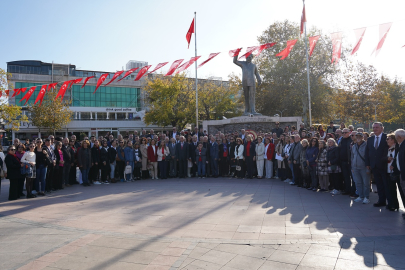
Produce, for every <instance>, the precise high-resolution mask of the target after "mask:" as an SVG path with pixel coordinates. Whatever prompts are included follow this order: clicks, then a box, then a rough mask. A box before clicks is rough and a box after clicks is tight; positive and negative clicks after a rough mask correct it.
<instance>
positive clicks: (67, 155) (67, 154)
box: [62, 138, 75, 186]
mask: <svg viewBox="0 0 405 270" xmlns="http://www.w3.org/2000/svg"><path fill="white" fill-rule="evenodd" d="M62 152H63V161H64V162H65V163H64V164H63V186H70V185H69V173H70V167H71V166H72V165H73V161H74V155H75V153H74V152H73V149H72V147H70V146H69V139H68V138H64V139H63V145H62Z"/></svg>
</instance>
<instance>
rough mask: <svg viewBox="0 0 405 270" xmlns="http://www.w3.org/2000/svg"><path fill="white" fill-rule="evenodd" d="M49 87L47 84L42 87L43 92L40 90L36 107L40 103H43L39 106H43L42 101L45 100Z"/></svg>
mask: <svg viewBox="0 0 405 270" xmlns="http://www.w3.org/2000/svg"><path fill="white" fill-rule="evenodd" d="M47 86H48V85H47V84H44V85H42V87H41V90H40V91H39V93H38V96H37V99H36V100H35V102H34V105H35V104H37V102H38V101H41V102H40V103H39V106H41V104H42V100H43V99H44V96H45V92H46V87H47Z"/></svg>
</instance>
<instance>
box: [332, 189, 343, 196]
mask: <svg viewBox="0 0 405 270" xmlns="http://www.w3.org/2000/svg"><path fill="white" fill-rule="evenodd" d="M330 194H332V195H340V194H341V193H340V191H339V190H336V189H334V190H332V191H331V192H330Z"/></svg>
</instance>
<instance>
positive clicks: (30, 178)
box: [21, 143, 37, 198]
mask: <svg viewBox="0 0 405 270" xmlns="http://www.w3.org/2000/svg"><path fill="white" fill-rule="evenodd" d="M28 147H29V151H26V152H25V153H24V155H23V156H22V158H21V163H22V164H23V165H24V166H30V167H31V170H30V173H27V174H26V175H25V177H26V182H25V188H26V189H27V198H35V197H36V196H35V195H33V194H32V186H33V184H34V179H35V178H36V177H37V169H36V166H35V165H36V163H35V160H36V155H35V153H34V150H35V145H34V144H33V143H31V144H30V145H29V146H28ZM27 163H28V164H27Z"/></svg>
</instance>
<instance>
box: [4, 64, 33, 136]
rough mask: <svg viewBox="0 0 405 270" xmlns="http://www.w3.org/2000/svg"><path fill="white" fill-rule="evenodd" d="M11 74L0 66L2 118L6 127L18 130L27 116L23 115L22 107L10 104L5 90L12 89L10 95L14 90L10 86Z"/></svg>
mask: <svg viewBox="0 0 405 270" xmlns="http://www.w3.org/2000/svg"><path fill="white" fill-rule="evenodd" d="M10 77H11V74H9V73H7V72H5V70H3V69H1V68H0V93H1V96H2V98H1V99H0V119H2V121H3V122H4V126H5V128H6V129H11V130H14V131H18V130H19V128H20V122H26V121H27V117H26V116H25V115H22V113H21V107H19V106H16V105H10V104H9V102H8V97H7V96H6V92H5V90H10V93H9V95H11V94H12V92H13V91H12V90H11V88H10V87H9V82H8V81H9V78H10Z"/></svg>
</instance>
